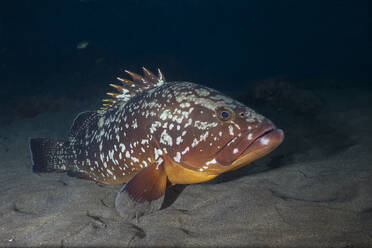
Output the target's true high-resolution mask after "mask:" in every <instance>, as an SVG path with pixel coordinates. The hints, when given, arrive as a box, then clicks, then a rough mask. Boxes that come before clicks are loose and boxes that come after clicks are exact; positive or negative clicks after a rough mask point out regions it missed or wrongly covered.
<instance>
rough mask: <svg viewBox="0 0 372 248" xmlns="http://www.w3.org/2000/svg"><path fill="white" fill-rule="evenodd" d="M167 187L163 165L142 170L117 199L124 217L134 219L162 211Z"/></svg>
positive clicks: (122, 189) (120, 192)
mask: <svg viewBox="0 0 372 248" xmlns="http://www.w3.org/2000/svg"><path fill="white" fill-rule="evenodd" d="M166 186H167V176H166V174H165V170H164V165H163V163H160V164H153V165H151V166H149V167H146V168H144V169H142V170H141V171H140V172H138V173H137V174H136V175H135V176H134V177H132V178H131V179H130V180H129V181H128V183H126V184H125V185H124V186H123V187H122V188H121V190H120V191H119V193H118V194H117V196H116V199H115V207H116V210H117V211H118V212H119V214H120V215H121V216H122V217H125V218H133V217H135V216H141V215H143V214H147V213H151V212H153V211H155V210H158V209H160V207H161V205H162V203H163V199H164V194H165V190H166Z"/></svg>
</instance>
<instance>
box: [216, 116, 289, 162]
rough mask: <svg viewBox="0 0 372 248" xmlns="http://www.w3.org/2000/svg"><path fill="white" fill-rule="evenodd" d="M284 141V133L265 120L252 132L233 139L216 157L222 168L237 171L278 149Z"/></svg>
mask: <svg viewBox="0 0 372 248" xmlns="http://www.w3.org/2000/svg"><path fill="white" fill-rule="evenodd" d="M283 139H284V132H283V130H281V129H277V128H276V126H275V125H274V124H273V123H272V122H271V121H269V120H265V121H263V122H262V123H260V124H258V125H257V128H256V129H254V130H251V131H244V132H242V133H239V134H238V135H236V136H235V137H233V138H232V139H231V140H230V141H229V142H228V143H227V144H226V145H225V146H224V147H222V148H221V149H220V150H219V151H218V152H217V156H216V160H217V162H218V163H219V164H221V165H222V166H232V167H235V169H237V168H240V167H242V166H244V165H247V164H249V163H251V162H253V161H255V160H257V159H259V158H261V157H263V156H265V155H267V154H268V153H270V152H272V151H273V150H274V149H275V148H277V147H278V146H279V145H280V144H281V143H282V142H283Z"/></svg>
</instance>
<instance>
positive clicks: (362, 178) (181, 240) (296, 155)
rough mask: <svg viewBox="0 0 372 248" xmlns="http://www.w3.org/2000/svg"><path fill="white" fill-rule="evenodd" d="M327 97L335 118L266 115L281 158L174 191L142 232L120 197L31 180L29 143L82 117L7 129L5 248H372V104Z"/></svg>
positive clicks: (0, 138)
mask: <svg viewBox="0 0 372 248" xmlns="http://www.w3.org/2000/svg"><path fill="white" fill-rule="evenodd" d="M318 93H319V94H321V95H322V96H323V98H324V99H326V109H325V110H323V111H321V112H319V113H318V114H316V115H315V116H313V117H311V118H310V120H312V121H308V120H307V119H306V118H305V119H304V118H302V117H301V118H299V117H296V116H295V115H291V114H278V113H276V114H275V111H274V110H272V111H271V112H272V113H274V114H273V115H272V116H271V115H270V114H267V113H264V114H265V115H267V117H269V118H270V119H272V120H273V121H274V122H275V123H276V124H277V125H278V126H279V127H280V128H283V129H284V132H285V134H286V140H285V142H284V143H283V144H282V145H281V146H280V147H279V148H278V149H277V150H276V151H274V152H273V153H272V154H270V155H269V156H267V157H265V158H263V159H261V160H259V161H257V162H255V163H254V164H253V165H249V166H246V167H244V168H242V169H240V170H238V171H234V172H232V173H227V174H224V175H222V176H220V177H218V178H216V179H214V180H213V181H210V182H207V183H202V184H195V185H188V186H186V187H181V186H179V187H175V188H173V189H171V191H170V192H168V195H169V196H168V195H167V197H166V198H167V202H166V205H165V207H164V208H163V209H162V210H160V211H158V212H156V213H152V214H150V215H146V216H143V217H140V218H139V219H134V220H132V221H126V220H124V219H122V218H121V217H120V216H119V215H118V213H117V212H116V210H115V208H114V199H115V196H116V193H117V191H118V190H119V189H120V187H121V186H120V185H116V186H113V185H108V186H101V185H98V184H96V183H94V182H91V181H86V180H81V179H77V178H72V177H69V176H67V175H66V174H65V173H49V174H41V175H38V174H34V173H32V172H31V160H30V153H29V147H28V138H29V137H54V138H61V137H63V136H64V135H65V134H66V133H67V131H68V128H69V126H70V125H71V122H72V120H73V118H74V116H75V115H76V113H77V109H76V108H73V109H68V108H66V109H63V110H61V111H59V112H46V113H42V114H39V115H37V116H35V117H33V118H25V119H22V118H18V119H16V120H14V121H13V122H11V123H10V124H6V125H5V124H4V125H3V126H1V128H0V157H1V160H0V246H1V247H24V246H41V245H43V246H58V247H76V246H80V247H81V246H95V247H98V246H99V247H102V246H110V247H113V246H161V247H165V246H167V247H168V246H178V247H191V246H201V247H218V246H219V247H228V246H229V247H231V246H245V247H349V248H351V247H372V135H371V133H372V132H371V131H372V104H370V103H368V101H369V100H368V99H371V97H372V94H370V92H367V91H363V90H342V89H329V90H327V91H325V90H324V91H322V92H318ZM81 110H83V109H81ZM269 112H270V111H269Z"/></svg>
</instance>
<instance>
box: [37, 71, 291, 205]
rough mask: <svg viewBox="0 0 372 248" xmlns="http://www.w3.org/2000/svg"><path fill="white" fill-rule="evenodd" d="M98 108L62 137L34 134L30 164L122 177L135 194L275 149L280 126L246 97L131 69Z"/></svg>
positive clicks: (212, 173)
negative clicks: (239, 98)
mask: <svg viewBox="0 0 372 248" xmlns="http://www.w3.org/2000/svg"><path fill="white" fill-rule="evenodd" d="M128 73H129V74H130V75H131V76H132V80H133V81H130V80H126V79H121V78H118V79H119V80H120V81H121V82H122V83H123V85H122V86H121V85H112V86H113V87H115V88H116V89H117V90H118V91H119V93H108V94H109V95H111V96H112V99H106V100H105V102H108V103H107V104H105V105H104V107H103V108H102V109H101V110H100V111H98V112H84V113H81V114H80V115H79V116H78V117H77V118H76V119H75V121H74V123H73V125H72V128H71V132H70V135H69V137H68V139H67V141H55V140H51V139H43V138H36V139H31V141H30V146H31V151H32V155H33V156H32V157H33V163H34V165H33V168H34V171H39V172H46V171H69V172H70V173H71V174H72V175H76V176H79V177H83V178H87V179H91V180H94V181H96V182H99V183H103V184H125V186H124V187H123V188H122V190H121V192H124V193H126V194H127V195H128V196H129V198H130V199H131V200H133V201H135V202H138V203H143V202H152V201H154V200H157V199H159V198H161V197H162V196H163V195H164V193H165V190H166V187H167V185H175V184H192V183H199V182H205V181H208V180H210V179H212V178H214V177H216V176H218V175H220V174H221V173H224V172H226V171H229V170H233V169H237V168H240V167H242V166H244V165H246V164H249V163H250V162H252V161H254V160H256V159H258V158H260V157H262V156H264V155H266V154H268V153H269V152H271V151H272V150H274V149H275V148H276V147H277V146H278V145H279V144H280V143H281V142H282V140H283V138H284V135H283V131H282V130H280V129H277V128H276V127H275V125H274V124H273V123H272V122H271V121H270V120H268V119H267V118H265V117H263V116H262V115H260V114H258V113H256V112H255V111H254V110H252V109H251V108H249V107H247V106H245V105H244V104H242V103H240V102H238V101H236V100H234V99H232V98H230V97H228V96H225V95H223V94H221V93H220V92H218V91H216V90H214V89H211V88H209V87H206V86H202V85H198V84H195V83H191V82H166V81H165V79H164V76H163V75H162V73H161V72H160V71H159V75H158V76H155V75H154V74H152V73H151V72H149V71H148V70H146V69H144V76H139V75H137V74H135V73H132V72H128Z"/></svg>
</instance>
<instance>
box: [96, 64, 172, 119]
mask: <svg viewBox="0 0 372 248" xmlns="http://www.w3.org/2000/svg"><path fill="white" fill-rule="evenodd" d="M142 70H143V74H144V76H141V75H138V74H136V73H134V72H131V71H128V70H125V72H126V73H128V74H129V75H130V76H131V77H132V80H133V81H132V80H128V79H125V78H121V77H117V78H116V79H117V80H118V81H120V82H122V84H123V85H122V86H120V85H117V84H110V86H112V87H114V88H115V89H116V90H118V91H119V92H120V93H113V92H108V93H106V94H107V95H109V96H111V97H112V98H113V99H112V100H111V101H110V100H108V99H104V100H103V101H104V102H105V104H103V107H101V109H99V110H98V111H99V112H100V111H104V110H105V109H106V108H107V107H109V106H111V105H112V104H114V103H116V102H119V101H120V102H126V101H128V100H129V99H130V98H132V97H133V96H135V95H137V94H140V93H141V92H143V91H145V90H148V89H152V88H156V87H158V86H160V85H162V84H164V82H165V78H164V75H163V73H162V72H161V71H160V69H158V76H155V75H154V74H153V73H152V72H151V71H149V70H147V69H146V68H145V67H142Z"/></svg>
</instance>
